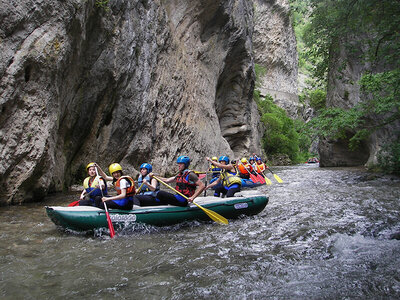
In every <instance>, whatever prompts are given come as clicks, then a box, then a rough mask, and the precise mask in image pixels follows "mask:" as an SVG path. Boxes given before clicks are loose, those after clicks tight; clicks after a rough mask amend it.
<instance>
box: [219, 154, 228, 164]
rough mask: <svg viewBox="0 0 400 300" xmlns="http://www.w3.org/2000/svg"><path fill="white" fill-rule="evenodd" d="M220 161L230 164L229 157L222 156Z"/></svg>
mask: <svg viewBox="0 0 400 300" xmlns="http://www.w3.org/2000/svg"><path fill="white" fill-rule="evenodd" d="M218 161H224V162H226V164H229V157H228V156H221V157H220V158H219V159H218Z"/></svg>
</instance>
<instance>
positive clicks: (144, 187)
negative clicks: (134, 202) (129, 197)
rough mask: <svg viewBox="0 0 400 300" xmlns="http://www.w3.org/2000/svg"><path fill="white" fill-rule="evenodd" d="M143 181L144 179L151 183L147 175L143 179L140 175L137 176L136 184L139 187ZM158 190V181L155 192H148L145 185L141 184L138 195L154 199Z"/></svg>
mask: <svg viewBox="0 0 400 300" xmlns="http://www.w3.org/2000/svg"><path fill="white" fill-rule="evenodd" d="M143 179H146V180H147V181H148V182H149V183H150V182H151V178H150V176H149V175H146V176H145V177H144V178H143V176H142V175H139V178H138V182H137V183H138V186H139V187H140V186H141V185H142V183H143ZM159 190H160V183H159V182H158V181H157V185H156V189H155V191H152V190H150V189H149V187H148V186H147V185H146V184H143V186H142V187H141V188H140V195H150V196H154V197H156V196H157V193H158V191H159Z"/></svg>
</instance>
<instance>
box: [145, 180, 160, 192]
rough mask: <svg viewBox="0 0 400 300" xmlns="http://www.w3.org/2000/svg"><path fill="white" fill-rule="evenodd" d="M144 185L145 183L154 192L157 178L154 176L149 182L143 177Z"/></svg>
mask: <svg viewBox="0 0 400 300" xmlns="http://www.w3.org/2000/svg"><path fill="white" fill-rule="evenodd" d="M143 183H144V185H146V186H147V187H148V188H149V190H150V191H152V192H154V191H155V190H156V188H157V180H156V179H155V178H151V180H150V182H148V181H147V180H146V179H143Z"/></svg>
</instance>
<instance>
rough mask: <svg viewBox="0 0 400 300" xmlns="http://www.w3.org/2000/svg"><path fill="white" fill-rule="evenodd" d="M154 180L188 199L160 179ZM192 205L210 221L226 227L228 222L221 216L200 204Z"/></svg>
mask: <svg viewBox="0 0 400 300" xmlns="http://www.w3.org/2000/svg"><path fill="white" fill-rule="evenodd" d="M153 177H154V178H155V179H156V180H158V181H159V182H160V183H162V184H163V185H165V186H166V187H167V188H169V189H171V190H173V191H174V192H176V193H178V194H179V195H181V196H182V197H183V198H185V199H186V200H187V199H188V197H186V196H185V195H184V194H182V193H180V192H178V191H177V190H176V189H174V188H173V187H172V186H170V185H169V184H167V183H165V182H164V181H162V180H161V179H160V178H158V177H156V176H153ZM193 204H195V205H196V206H197V207H198V208H200V209H201V210H203V211H204V212H205V213H206V214H207V216H209V217H210V218H211V220H213V221H215V222H217V223H219V224H222V225H227V224H228V223H229V222H228V220H227V219H226V218H224V217H223V216H221V215H220V214H217V213H216V212H215V211H212V210H210V209H207V208H204V207H203V206H201V205H200V204H197V203H196V202H194V201H193Z"/></svg>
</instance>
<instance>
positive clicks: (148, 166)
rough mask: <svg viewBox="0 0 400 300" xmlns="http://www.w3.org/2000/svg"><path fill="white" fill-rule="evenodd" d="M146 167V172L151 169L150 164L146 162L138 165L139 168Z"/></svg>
mask: <svg viewBox="0 0 400 300" xmlns="http://www.w3.org/2000/svg"><path fill="white" fill-rule="evenodd" d="M143 168H145V169H147V173H150V172H151V171H153V166H152V165H151V164H148V163H143V164H141V165H140V169H143Z"/></svg>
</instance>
